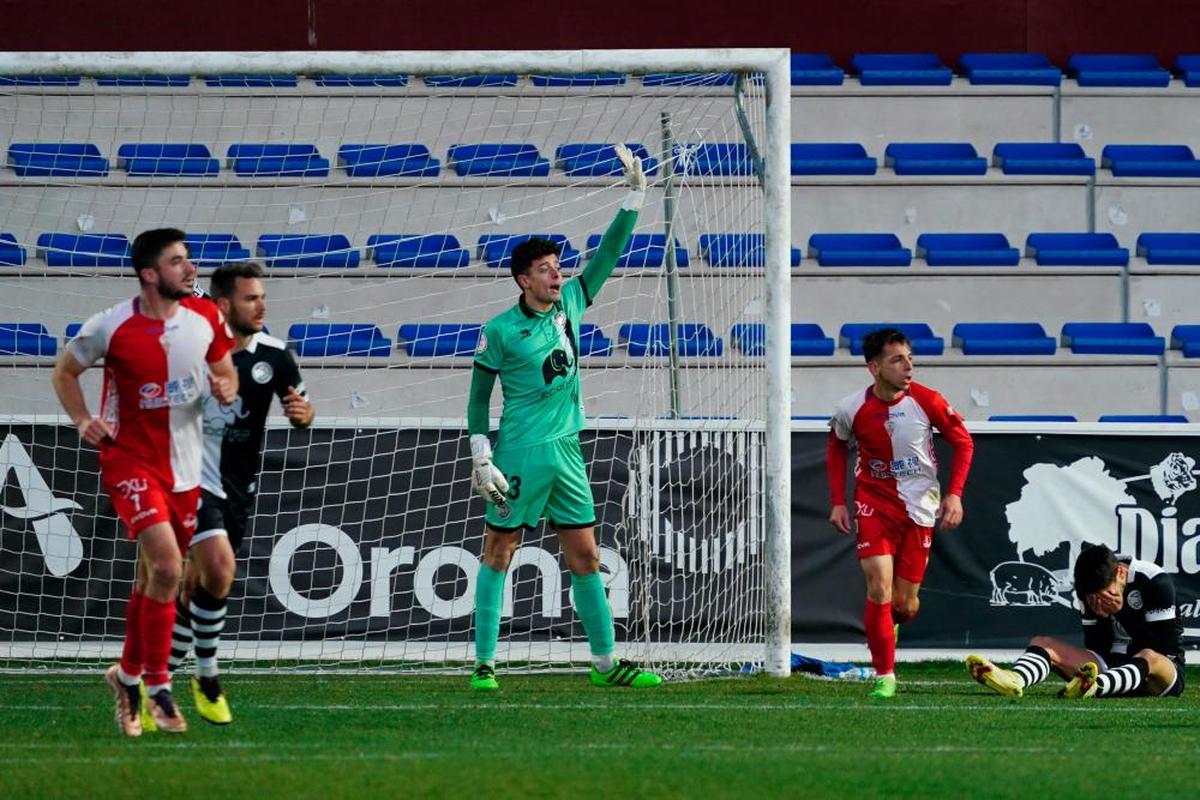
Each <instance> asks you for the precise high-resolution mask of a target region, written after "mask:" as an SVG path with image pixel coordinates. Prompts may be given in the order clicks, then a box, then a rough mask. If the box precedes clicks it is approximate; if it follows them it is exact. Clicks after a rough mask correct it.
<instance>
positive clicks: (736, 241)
mask: <svg viewBox="0 0 1200 800" xmlns="http://www.w3.org/2000/svg"><path fill="white" fill-rule="evenodd" d="M791 251H792V255H791V264H792V266H793V267H798V266H800V248H798V247H793V248H791ZM700 257H701V258H703V259H704V260H705V261H707V262H708V263H709V265H710V266H714V267H763V266H766V264H767V237H766V235H765V234H761V233H702V234H700Z"/></svg>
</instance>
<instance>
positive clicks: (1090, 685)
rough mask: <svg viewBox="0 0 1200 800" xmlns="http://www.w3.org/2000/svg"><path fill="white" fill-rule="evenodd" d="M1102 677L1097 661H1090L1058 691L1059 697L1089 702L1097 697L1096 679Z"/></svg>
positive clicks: (1076, 671)
mask: <svg viewBox="0 0 1200 800" xmlns="http://www.w3.org/2000/svg"><path fill="white" fill-rule="evenodd" d="M1099 675H1100V667H1098V666H1096V662H1095V661H1088V662H1087V663H1085V664H1084V665H1083V666H1081V667H1080V668H1079V669H1077V670H1075V677H1073V678H1071V681H1070V682H1069V683H1068V684H1067V685H1066V686H1064V687H1063V688H1061V689H1059V690H1058V696H1059V697H1061V698H1063V699H1064V700H1088V699H1091V698H1093V697H1095V696H1096V678H1097V677H1098V676H1099Z"/></svg>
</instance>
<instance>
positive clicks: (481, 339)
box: [475, 331, 528, 355]
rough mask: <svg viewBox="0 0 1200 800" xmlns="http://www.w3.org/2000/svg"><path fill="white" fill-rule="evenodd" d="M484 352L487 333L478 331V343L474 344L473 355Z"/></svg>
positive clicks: (526, 332) (485, 350)
mask: <svg viewBox="0 0 1200 800" xmlns="http://www.w3.org/2000/svg"><path fill="white" fill-rule="evenodd" d="M521 332H522V333H525V334H528V331H521ZM486 352H487V334H486V333H484V332H483V331H480V332H479V343H478V344H477V345H475V355H479V354H481V353H486Z"/></svg>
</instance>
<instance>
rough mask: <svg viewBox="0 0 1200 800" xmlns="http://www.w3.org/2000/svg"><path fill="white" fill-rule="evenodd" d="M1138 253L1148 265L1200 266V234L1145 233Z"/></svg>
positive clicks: (1139, 244) (1138, 244)
mask: <svg viewBox="0 0 1200 800" xmlns="http://www.w3.org/2000/svg"><path fill="white" fill-rule="evenodd" d="M1136 252H1137V255H1139V256H1141V257H1142V258H1144V259H1146V263H1147V264H1194V265H1200V233H1143V234H1140V235H1139V236H1138V238H1137V250H1136Z"/></svg>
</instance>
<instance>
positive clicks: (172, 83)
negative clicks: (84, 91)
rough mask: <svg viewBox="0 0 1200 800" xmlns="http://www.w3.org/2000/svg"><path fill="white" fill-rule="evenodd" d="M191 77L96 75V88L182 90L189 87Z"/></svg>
mask: <svg viewBox="0 0 1200 800" xmlns="http://www.w3.org/2000/svg"><path fill="white" fill-rule="evenodd" d="M191 82H192V76H191V75H97V76H96V85H97V86H140V87H151V86H154V87H160V88H168V87H169V88H175V89H178V88H182V87H184V86H188V85H190V84H191Z"/></svg>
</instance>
